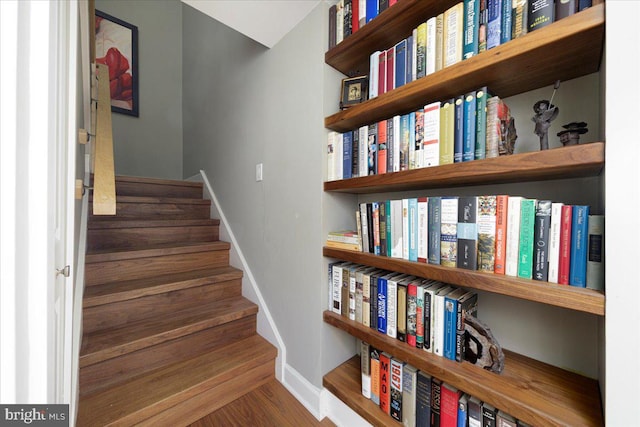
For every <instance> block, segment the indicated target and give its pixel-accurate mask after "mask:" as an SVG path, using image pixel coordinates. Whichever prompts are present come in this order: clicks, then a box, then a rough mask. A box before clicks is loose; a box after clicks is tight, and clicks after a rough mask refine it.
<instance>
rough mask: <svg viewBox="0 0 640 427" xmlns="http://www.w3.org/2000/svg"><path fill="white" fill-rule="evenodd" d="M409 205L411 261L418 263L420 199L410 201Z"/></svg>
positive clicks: (413, 198)
mask: <svg viewBox="0 0 640 427" xmlns="http://www.w3.org/2000/svg"><path fill="white" fill-rule="evenodd" d="M408 205H409V218H408V219H409V261H414V262H416V261H418V199H417V198H415V197H412V198H410V199H408Z"/></svg>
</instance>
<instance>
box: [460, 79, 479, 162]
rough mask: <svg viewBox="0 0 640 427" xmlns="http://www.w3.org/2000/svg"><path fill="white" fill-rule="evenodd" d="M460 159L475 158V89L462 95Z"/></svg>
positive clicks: (466, 160) (464, 160) (465, 160)
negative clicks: (462, 112) (462, 116)
mask: <svg viewBox="0 0 640 427" xmlns="http://www.w3.org/2000/svg"><path fill="white" fill-rule="evenodd" d="M462 134H463V135H462V161H463V162H468V161H470V160H474V159H475V151H476V91H475V90H474V91H472V92H469V93H467V94H466V95H465V96H464V123H463V132H462Z"/></svg>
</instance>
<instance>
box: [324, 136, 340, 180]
mask: <svg viewBox="0 0 640 427" xmlns="http://www.w3.org/2000/svg"><path fill="white" fill-rule="evenodd" d="M336 137H337V134H336V132H334V131H331V132H329V133H328V134H327V181H335V180H337V179H338V176H337V168H336Z"/></svg>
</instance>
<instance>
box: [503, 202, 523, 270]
mask: <svg viewBox="0 0 640 427" xmlns="http://www.w3.org/2000/svg"><path fill="white" fill-rule="evenodd" d="M521 205H522V197H509V200H508V208H507V258H506V259H507V261H506V264H505V274H506V275H507V276H517V275H518V248H519V246H520V208H521Z"/></svg>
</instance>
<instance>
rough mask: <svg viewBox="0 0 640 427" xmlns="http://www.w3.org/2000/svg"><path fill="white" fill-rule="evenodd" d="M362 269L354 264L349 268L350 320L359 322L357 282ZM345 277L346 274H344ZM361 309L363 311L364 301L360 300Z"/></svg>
mask: <svg viewBox="0 0 640 427" xmlns="http://www.w3.org/2000/svg"><path fill="white" fill-rule="evenodd" d="M361 268H362V266H359V265H357V264H354V265H353V266H351V267H350V268H349V284H348V286H349V320H354V321H357V319H356V307H357V295H356V293H357V282H356V275H357V273H358V271H359V270H360V269H361ZM343 277H344V272H343ZM360 301H361V302H360V304H361V305H360V309H362V300H360Z"/></svg>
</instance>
